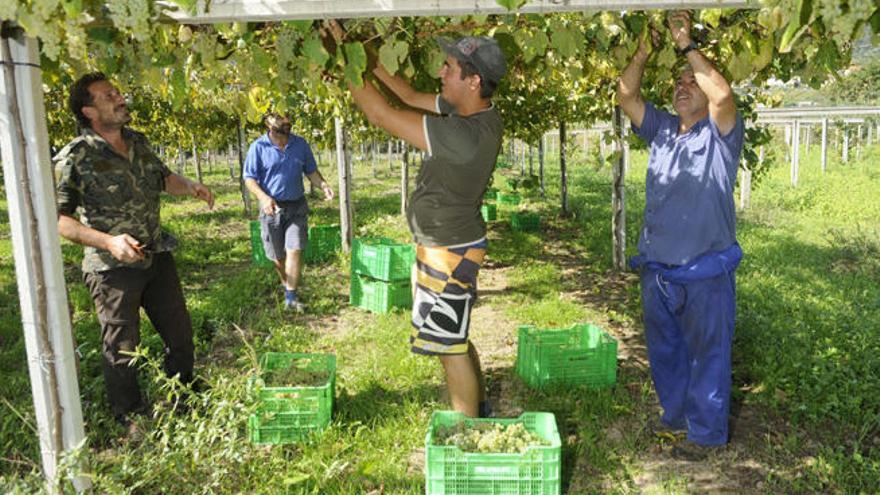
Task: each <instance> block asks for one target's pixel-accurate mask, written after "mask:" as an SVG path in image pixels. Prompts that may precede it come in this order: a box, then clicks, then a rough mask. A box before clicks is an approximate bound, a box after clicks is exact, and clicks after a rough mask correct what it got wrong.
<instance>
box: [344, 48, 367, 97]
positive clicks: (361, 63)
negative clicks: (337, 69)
mask: <svg viewBox="0 0 880 495" xmlns="http://www.w3.org/2000/svg"><path fill="white" fill-rule="evenodd" d="M343 48H344V50H345V61H346V63H345V80H346V81H348V82H350V83H351V84H354V85H355V86H357V87H359V88H360V87H363V85H364V78H363V74H364V71H365V70H366V69H367V52H366V50H364V44H363V43H361V42H360V41H356V42H354V43H346V44H345V45H344V47H343Z"/></svg>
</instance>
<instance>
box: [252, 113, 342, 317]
mask: <svg viewBox="0 0 880 495" xmlns="http://www.w3.org/2000/svg"><path fill="white" fill-rule="evenodd" d="M264 123H265V124H266V128H267V129H268V132H267V133H266V134H264V135H263V136H260V138H259V139H257V140H256V141H254V142H253V143H252V144H251V146H250V148H249V149H248V152H247V158H245V162H244V180H245V185H246V186H247V188H248V190H250V191H251V192H252V193H254V195H255V196H256V197H257V199H258V200H259V202H260V229H261V232H262V238H263V248H264V249H265V251H266V257H267V258H269V259H270V260H272V262H273V263H274V264H275V270H276V271H277V272H278V276H279V277H280V278H281V284H282V285H283V286H284V306H285V307H286V308H288V309H292V310H294V311H296V312H302V311H303V310H304V309H305V305H304V304H303V303H302V301H300V299H299V298H298V297H297V294H296V289H297V287H298V286H299V278H300V269H301V266H302V263H301V258H300V254H301V253H302V250H303V249H305V248H306V243H307V242H308V214H309V205H308V203H307V202H306V197H305V190H304V189H303V180H302V176H303V175H305V176H306V177H308V178H309V180H310V181H311V182H312V184H313V185H314V186H315V187H320V188H321V189H322V190H323V191H324V197H325V198H326V199H327V200H328V201H329V200H331V199H333V190H332V189H331V188H330V186H329V185H328V184H327V182H326V181H324V178H323V177H322V176H321V173H320V172H318V167H317V164H316V163H315V156H314V155H313V154H312V150H311V148H310V147H309V144H308V143H307V142H306V140H305V139H303V138H301V137H300V136H297V135H295V134H291V133H290V128H291V126H290V119H289V118H288V117H286V116H282V115H279V114H276V113H270V114H268V115H266V117H265V119H264Z"/></svg>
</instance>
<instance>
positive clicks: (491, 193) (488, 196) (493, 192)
mask: <svg viewBox="0 0 880 495" xmlns="http://www.w3.org/2000/svg"><path fill="white" fill-rule="evenodd" d="M496 199H498V189H495V188H494V187H490V188H488V189H486V192H485V193H483V200H485V201H495V200H496Z"/></svg>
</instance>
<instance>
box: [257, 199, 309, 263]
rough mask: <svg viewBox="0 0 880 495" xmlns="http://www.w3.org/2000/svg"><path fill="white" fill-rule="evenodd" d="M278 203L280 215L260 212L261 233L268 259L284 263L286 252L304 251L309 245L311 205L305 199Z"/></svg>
mask: <svg viewBox="0 0 880 495" xmlns="http://www.w3.org/2000/svg"><path fill="white" fill-rule="evenodd" d="M276 203H277V204H278V208H279V211H278V213H276V214H274V215H266V214H265V213H263V211H262V210H261V211H260V231H261V234H262V237H263V249H264V250H265V251H266V257H267V258H269V259H270V260H274V261H283V260H284V258H285V256H286V254H285V251H294V250H300V251H302V250H303V249H305V248H306V246H308V244H309V226H308V222H309V204H308V202H307V201H306V198H305V197H302V198H300V199H298V200H296V201H276Z"/></svg>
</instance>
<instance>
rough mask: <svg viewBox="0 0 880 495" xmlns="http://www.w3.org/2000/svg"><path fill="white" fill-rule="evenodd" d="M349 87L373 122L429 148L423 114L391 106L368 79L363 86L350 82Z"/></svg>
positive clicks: (424, 148) (356, 100)
mask: <svg viewBox="0 0 880 495" xmlns="http://www.w3.org/2000/svg"><path fill="white" fill-rule="evenodd" d="M348 88H349V90H350V91H351V96H352V98H353V99H354V102H355V103H356V104H357V106H358V107H360V109H361V111H363V112H364V115H365V116H366V117H367V120H368V121H369V122H370V123H371V124H373V125H375V126H377V127H381V128H382V129H385V130H386V131H388V132H389V133H391V134H392V135H394V136H396V137H399V138H400V139H403V140H404V141H406V142H407V143H409V144H411V145H413V146H415V147H416V148H418V149H420V150H422V151H427V150H428V141H427V139H426V138H425V132H424V126H423V124H422V119H423V115H422V114H420V113H419V112H416V111H413V110H402V109H399V108H395V107H393V106H391V104H389V103H388V100H386V99H385V97H384V96H382V94H381V93H379V91H378V90H377V89H376V87H375V86H373V83H372V82H371V81H369V80H368V79H364V85H363V87H360V88H358V87H357V86H355V85H353V84H349V85H348Z"/></svg>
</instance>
